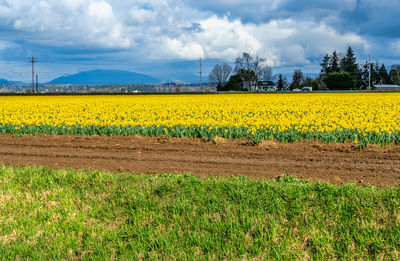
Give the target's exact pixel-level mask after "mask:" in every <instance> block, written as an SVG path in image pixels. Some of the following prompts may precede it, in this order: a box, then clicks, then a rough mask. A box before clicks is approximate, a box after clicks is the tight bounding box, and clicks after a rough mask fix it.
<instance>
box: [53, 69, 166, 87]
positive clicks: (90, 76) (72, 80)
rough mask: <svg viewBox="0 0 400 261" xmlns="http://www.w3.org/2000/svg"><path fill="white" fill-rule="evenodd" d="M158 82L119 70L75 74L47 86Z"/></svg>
mask: <svg viewBox="0 0 400 261" xmlns="http://www.w3.org/2000/svg"><path fill="white" fill-rule="evenodd" d="M159 82H160V81H159V80H157V79H155V78H153V77H151V76H148V75H145V74H140V73H135V72H128V71H120V70H93V71H86V72H80V73H77V74H73V75H69V76H62V77H59V78H57V79H54V80H52V81H51V82H48V84H88V85H103V84H146V83H148V84H154V83H159Z"/></svg>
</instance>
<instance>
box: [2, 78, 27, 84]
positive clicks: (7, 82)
mask: <svg viewBox="0 0 400 261" xmlns="http://www.w3.org/2000/svg"><path fill="white" fill-rule="evenodd" d="M0 85H24V83H23V82H16V81H8V80H6V79H0Z"/></svg>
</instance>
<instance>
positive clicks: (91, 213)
mask: <svg viewBox="0 0 400 261" xmlns="http://www.w3.org/2000/svg"><path fill="white" fill-rule="evenodd" d="M399 251H400V188H398V187H388V188H386V189H376V188H373V187H358V186H356V185H345V186H340V187H339V186H333V185H329V184H325V183H308V182H306V181H300V180H296V179H294V178H293V177H291V176H285V177H283V178H281V179H280V180H279V181H276V180H273V181H260V180H252V179H249V178H245V177H238V178H234V177H232V178H218V177H215V178H208V179H200V178H197V177H194V176H191V175H176V176H175V175H169V174H166V175H152V176H141V175H134V174H128V173H123V174H120V173H102V172H100V171H77V172H74V171H67V170H58V171H55V170H51V169H47V168H8V167H0V259H2V260H4V259H43V260H44V259H73V258H75V259H94V260H112V259H129V260H131V259H143V258H146V259H181V260H186V259H189V260H195V259H196V260H197V259H253V258H256V259H277V260H309V259H330V260H332V259H382V260H390V259H391V260H398V259H399V258H400V252H399Z"/></svg>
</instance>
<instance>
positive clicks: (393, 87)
mask: <svg viewBox="0 0 400 261" xmlns="http://www.w3.org/2000/svg"><path fill="white" fill-rule="evenodd" d="M374 89H375V90H376V91H384V92H387V91H400V86H399V85H395V84H376V85H374Z"/></svg>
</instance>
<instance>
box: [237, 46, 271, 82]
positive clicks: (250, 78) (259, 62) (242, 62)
mask: <svg viewBox="0 0 400 261" xmlns="http://www.w3.org/2000/svg"><path fill="white" fill-rule="evenodd" d="M265 61H266V59H265V58H261V57H259V56H256V57H253V56H251V55H250V54H249V53H243V54H242V56H241V57H238V58H236V61H235V65H236V67H235V72H236V73H238V74H239V75H240V76H241V77H242V79H243V81H244V82H246V83H247V84H248V86H249V87H250V88H251V86H252V85H253V84H254V85H255V86H257V85H258V81H259V79H260V78H261V77H262V76H263V74H264V73H265V72H264V69H265V67H266V65H265Z"/></svg>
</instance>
